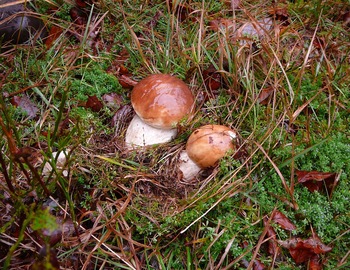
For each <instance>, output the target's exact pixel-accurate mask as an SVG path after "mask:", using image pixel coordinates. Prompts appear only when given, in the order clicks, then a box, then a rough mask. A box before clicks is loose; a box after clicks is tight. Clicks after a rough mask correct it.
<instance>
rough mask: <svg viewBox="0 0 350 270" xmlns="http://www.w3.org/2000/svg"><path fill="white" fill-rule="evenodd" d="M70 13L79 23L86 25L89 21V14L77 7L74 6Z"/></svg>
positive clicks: (75, 21) (74, 20)
mask: <svg viewBox="0 0 350 270" xmlns="http://www.w3.org/2000/svg"><path fill="white" fill-rule="evenodd" d="M69 15H70V17H71V19H72V21H73V22H74V23H76V24H77V25H86V24H87V22H88V17H89V16H88V14H87V13H86V12H84V11H83V10H81V9H79V8H77V7H72V8H71V9H70V10H69Z"/></svg>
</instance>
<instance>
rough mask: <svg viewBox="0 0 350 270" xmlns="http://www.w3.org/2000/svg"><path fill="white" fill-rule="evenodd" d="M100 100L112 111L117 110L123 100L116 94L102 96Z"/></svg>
mask: <svg viewBox="0 0 350 270" xmlns="http://www.w3.org/2000/svg"><path fill="white" fill-rule="evenodd" d="M102 100H103V102H104V103H105V104H106V106H107V107H109V108H114V109H116V108H119V107H120V105H121V104H122V102H123V98H122V97H121V96H120V95H118V94H117V93H109V94H104V95H103V96H102Z"/></svg>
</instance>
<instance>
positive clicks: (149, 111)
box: [125, 74, 194, 148]
mask: <svg viewBox="0 0 350 270" xmlns="http://www.w3.org/2000/svg"><path fill="white" fill-rule="evenodd" d="M131 104H132V106H133V108H134V110H135V112H136V115H135V116H134V118H133V119H132V121H131V122H130V124H129V127H128V129H127V131H126V135H125V143H126V146H127V147H128V148H132V147H134V146H147V145H153V144H159V143H165V142H169V141H171V140H172V139H173V138H175V137H176V135H177V125H178V123H179V122H180V121H181V120H183V119H184V118H185V117H187V116H189V115H190V113H191V112H192V109H193V105H194V97H193V94H192V92H191V91H190V89H189V88H188V86H187V85H186V84H185V83H184V82H183V81H182V80H180V79H178V78H176V77H174V76H171V75H169V74H154V75H150V76H148V77H146V78H144V79H143V80H141V81H140V82H139V83H137V84H136V85H135V86H134V88H133V90H132V92H131Z"/></svg>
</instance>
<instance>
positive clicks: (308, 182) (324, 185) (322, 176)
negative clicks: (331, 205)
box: [296, 171, 337, 195]
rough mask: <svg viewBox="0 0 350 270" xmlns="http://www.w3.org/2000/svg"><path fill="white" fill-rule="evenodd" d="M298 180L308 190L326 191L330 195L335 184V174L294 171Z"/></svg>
mask: <svg viewBox="0 0 350 270" xmlns="http://www.w3.org/2000/svg"><path fill="white" fill-rule="evenodd" d="M296 174H297V177H298V182H299V183H301V184H302V185H304V186H305V187H306V188H307V189H308V190H309V191H310V192H314V191H319V192H322V191H323V192H324V191H326V192H327V194H329V195H331V194H332V191H333V189H334V187H335V186H336V184H337V181H336V180H337V174H336V173H329V172H318V171H296Z"/></svg>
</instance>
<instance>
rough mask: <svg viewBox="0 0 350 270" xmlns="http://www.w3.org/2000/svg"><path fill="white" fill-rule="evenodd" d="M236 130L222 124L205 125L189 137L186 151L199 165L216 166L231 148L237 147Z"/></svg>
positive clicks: (202, 166) (204, 166) (203, 166)
mask: <svg viewBox="0 0 350 270" xmlns="http://www.w3.org/2000/svg"><path fill="white" fill-rule="evenodd" d="M236 135H237V134H236V132H235V131H234V130H232V129H230V128H229V127H226V126H221V125H205V126H202V127H200V128H198V129H196V130H195V131H194V132H193V133H192V134H191V136H190V137H189V138H188V141H187V144H186V151H187V154H188V156H189V157H190V158H191V160H192V161H194V162H195V163H196V164H197V165H198V166H199V167H201V168H207V167H212V166H214V165H215V164H216V163H217V162H218V161H219V160H220V159H221V158H222V157H223V156H225V154H226V153H227V151H229V150H230V149H232V150H234V149H235V144H234V143H233V140H234V139H235V138H236Z"/></svg>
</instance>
